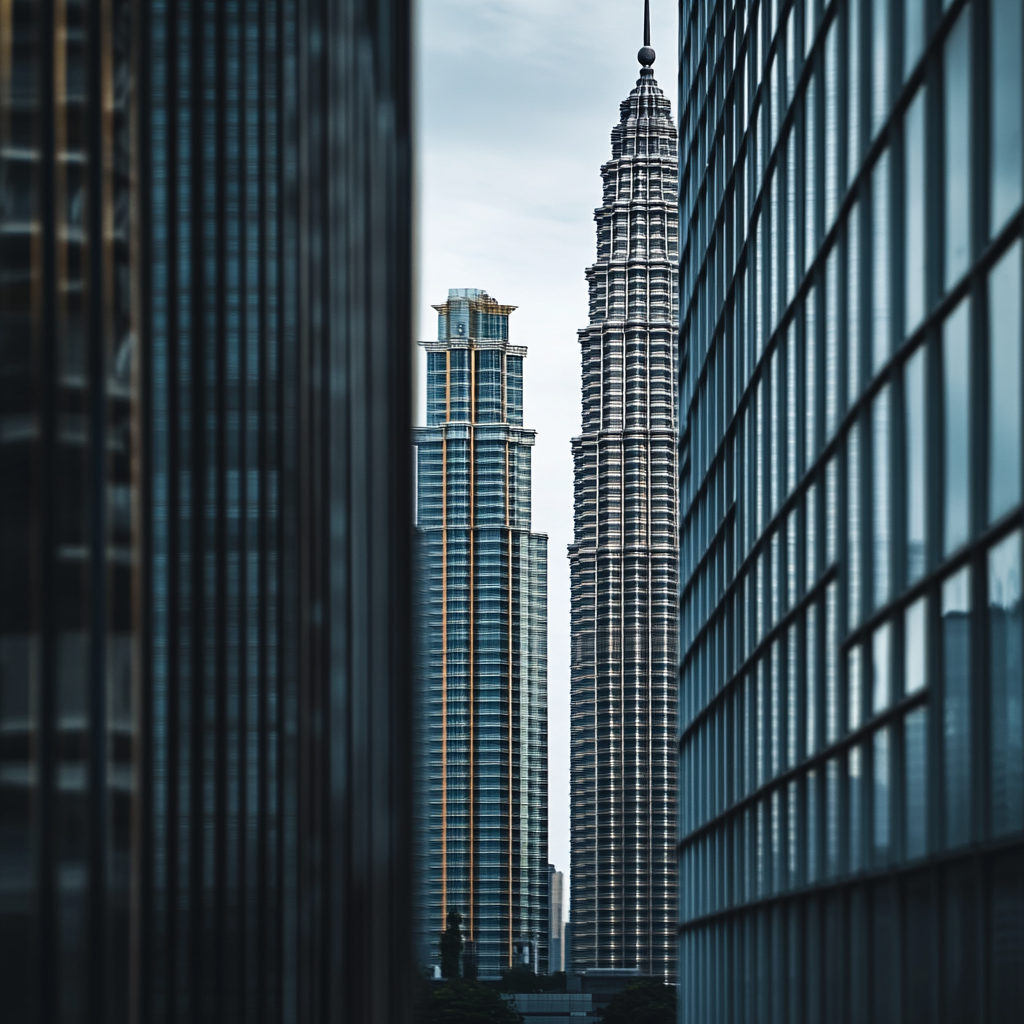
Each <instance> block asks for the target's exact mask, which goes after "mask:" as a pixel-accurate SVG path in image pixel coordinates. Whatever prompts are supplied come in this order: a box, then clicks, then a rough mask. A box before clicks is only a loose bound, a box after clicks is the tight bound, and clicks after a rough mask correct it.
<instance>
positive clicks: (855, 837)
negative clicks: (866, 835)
mask: <svg viewBox="0 0 1024 1024" xmlns="http://www.w3.org/2000/svg"><path fill="white" fill-rule="evenodd" d="M863 781H864V751H863V748H862V747H861V746H860V744H858V745H857V746H855V747H851V749H850V754H849V760H848V776H847V783H846V784H847V792H846V797H847V800H848V801H849V808H850V819H849V820H850V835H849V839H850V871H851V872H854V871H860V869H861V867H862V866H863V858H862V854H861V850H862V845H863V828H862V826H861V823H862V822H863V820H864V787H863Z"/></svg>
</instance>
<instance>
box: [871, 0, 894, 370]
mask: <svg viewBox="0 0 1024 1024" xmlns="http://www.w3.org/2000/svg"><path fill="white" fill-rule="evenodd" d="M876 3H877V0H876ZM889 162H890V161H889V150H886V151H885V152H884V153H883V154H882V155H881V156H880V157H879V158H878V162H877V163H876V164H875V169H874V171H873V172H872V175H871V251H872V261H871V370H872V373H873V374H874V373H878V371H879V370H880V369H881V368H882V366H883V365H884V364H885V362H886V360H887V359H888V358H889V355H890V354H891V352H892V330H891V322H892V316H891V308H892V296H891V295H890V288H889V274H890V266H889V260H890V252H891V250H892V244H891V239H890V225H889V210H890V196H889Z"/></svg>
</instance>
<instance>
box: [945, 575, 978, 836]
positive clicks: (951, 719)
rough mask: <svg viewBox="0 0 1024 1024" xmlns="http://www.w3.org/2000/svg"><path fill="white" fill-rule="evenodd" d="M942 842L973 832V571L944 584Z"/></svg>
mask: <svg viewBox="0 0 1024 1024" xmlns="http://www.w3.org/2000/svg"><path fill="white" fill-rule="evenodd" d="M942 657H943V669H944V676H943V684H944V687H945V693H944V705H945V706H944V708H943V741H944V748H945V749H944V750H943V761H944V767H945V791H946V799H945V809H946V829H945V831H946V845H947V846H959V845H961V844H963V843H966V842H968V840H969V839H970V837H971V571H970V569H961V570H960V572H958V573H957V574H956V575H955V576H951V577H950V578H949V579H947V580H946V582H945V583H943V585H942Z"/></svg>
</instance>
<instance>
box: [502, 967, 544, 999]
mask: <svg viewBox="0 0 1024 1024" xmlns="http://www.w3.org/2000/svg"><path fill="white" fill-rule="evenodd" d="M501 991H502V992H509V993H511V992H540V991H541V987H540V984H539V979H538V977H537V975H536V974H534V973H533V971H532V970H530V968H529V967H527V966H526V964H516V966H515V967H510V968H509V969H508V970H507V971H502V972H501Z"/></svg>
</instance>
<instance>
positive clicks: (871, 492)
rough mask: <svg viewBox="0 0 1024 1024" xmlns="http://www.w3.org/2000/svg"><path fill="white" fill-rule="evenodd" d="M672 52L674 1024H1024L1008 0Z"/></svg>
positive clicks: (1017, 295)
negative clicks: (676, 380) (676, 108)
mask: <svg viewBox="0 0 1024 1024" xmlns="http://www.w3.org/2000/svg"><path fill="white" fill-rule="evenodd" d="M679 43H680V69H681V73H680V89H681V95H682V96H683V100H684V104H685V107H684V111H683V116H682V119H681V124H682V125H683V136H682V140H681V144H682V152H681V159H682V173H681V175H680V185H681V194H680V207H681V220H682V227H681V267H682V274H683V282H682V308H681V325H682V326H681V358H682V365H681V387H682V393H681V397H680V409H681V422H680V431H681V435H680V436H681V450H680V456H679V465H680V473H681V477H680V496H681V503H682V509H683V513H682V587H681V608H680V615H681V619H680V621H681V650H682V659H681V666H680V737H679V762H680V808H681V814H680V818H681V820H680V835H681V842H680V847H679V858H680V947H679V955H680V968H679V982H680V985H679V993H680V1020H681V1021H682V1022H683V1024H690V1022H694V1024H696V1022H700V1024H703V1022H704V1021H708V1020H711V1019H714V1020H721V1021H725V1022H733V1021H741V1020H742V1021H747V1020H753V1019H757V1020H767V1019H772V1020H785V1021H792V1022H796V1024H804V1022H811V1021H850V1020H852V1021H865V1020H871V1021H879V1022H881V1021H884V1022H891V1024H895V1022H898V1021H917V1020H928V1021H932V1020H940V1019H941V1020H947V1021H954V1020H956V1021H967V1020H971V1021H973V1020H978V1021H982V1020H984V1021H992V1022H1004V1021H1019V1020H1020V1019H1021V1016H1022V1012H1024V1011H1022V1007H1024V981H1022V979H1024V924H1022V922H1024V664H1022V640H1024V621H1022V619H1024V616H1022V604H1021V593H1022V591H1021V580H1022V527H1024V514H1022V502H1021V499H1022V458H1024V451H1022V443H1021V439H1022V433H1024V423H1022V409H1024V402H1022V361H1024V360H1022V349H1024V344H1022V324H1021V293H1022V274H1024V260H1022V249H1024V240H1022V231H1024V217H1022V206H1021V203H1022V198H1024V147H1022V141H1021V140H1022V132H1024V80H1022V66H1024V60H1022V55H1024V23H1022V8H1021V3H1020V0H991V2H985V3H982V2H979V0H974V2H969V3H949V2H945V3H942V4H939V3H937V2H936V3H923V2H914V3H910V2H908V3H886V2H881V0H835V2H832V3H828V4H824V3H817V2H811V3H800V4H795V3H794V4H789V3H772V4H770V5H769V4H767V3H761V4H760V5H756V4H751V3H731V2H724V0H719V2H712V3H703V4H695V3H683V4H682V5H681V22H680V33H679ZM574 885H575V880H574ZM574 897H575V893H574Z"/></svg>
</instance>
